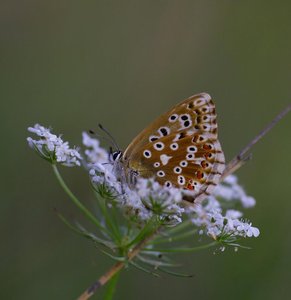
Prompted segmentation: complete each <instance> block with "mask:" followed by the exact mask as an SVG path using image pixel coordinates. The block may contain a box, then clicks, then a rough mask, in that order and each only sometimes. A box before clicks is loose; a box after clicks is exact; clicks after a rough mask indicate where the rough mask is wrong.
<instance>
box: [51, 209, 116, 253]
mask: <svg viewBox="0 0 291 300" xmlns="http://www.w3.org/2000/svg"><path fill="white" fill-rule="evenodd" d="M57 215H58V217H59V218H60V219H61V221H62V222H63V223H64V224H65V225H67V226H68V227H69V228H70V229H71V230H73V231H74V232H76V233H77V234H80V235H82V236H84V237H85V238H87V239H90V240H92V241H93V242H94V243H97V244H100V245H102V246H104V247H106V248H109V249H111V250H112V249H115V248H116V246H115V245H114V244H113V243H112V242H110V241H107V240H104V239H101V238H99V237H97V236H96V235H94V234H92V233H89V232H87V231H85V230H84V229H83V228H81V226H80V225H78V224H77V225H76V226H77V227H75V226H73V225H72V224H71V223H70V222H69V221H68V220H67V219H66V218H65V217H64V216H63V215H62V214H60V213H59V212H58V213H57Z"/></svg>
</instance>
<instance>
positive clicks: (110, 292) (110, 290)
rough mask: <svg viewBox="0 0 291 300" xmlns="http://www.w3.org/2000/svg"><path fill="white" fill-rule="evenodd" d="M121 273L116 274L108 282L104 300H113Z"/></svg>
mask: <svg viewBox="0 0 291 300" xmlns="http://www.w3.org/2000/svg"><path fill="white" fill-rule="evenodd" d="M119 276H120V273H116V274H115V275H114V276H113V277H112V278H111V279H110V280H109V282H108V285H107V289H106V292H105V297H104V300H111V299H113V296H114V293H115V290H116V285H117V282H118V279H119Z"/></svg>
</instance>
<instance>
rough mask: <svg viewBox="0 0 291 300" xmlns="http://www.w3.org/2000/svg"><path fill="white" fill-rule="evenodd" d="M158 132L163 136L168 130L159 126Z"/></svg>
mask: <svg viewBox="0 0 291 300" xmlns="http://www.w3.org/2000/svg"><path fill="white" fill-rule="evenodd" d="M160 132H161V133H162V135H163V136H166V135H168V131H167V129H166V128H160Z"/></svg>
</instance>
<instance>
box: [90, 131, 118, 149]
mask: <svg viewBox="0 0 291 300" xmlns="http://www.w3.org/2000/svg"><path fill="white" fill-rule="evenodd" d="M88 132H89V133H90V134H92V135H95V136H97V137H98V138H101V139H103V140H105V141H107V142H108V143H109V144H111V145H112V146H114V147H117V144H116V143H115V142H114V140H112V138H109V137H107V136H103V135H101V134H98V133H96V132H95V131H94V130H92V129H89V130H88ZM110 148H111V149H112V147H110ZM117 150H119V148H117Z"/></svg>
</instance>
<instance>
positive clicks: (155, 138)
mask: <svg viewBox="0 0 291 300" xmlns="http://www.w3.org/2000/svg"><path fill="white" fill-rule="evenodd" d="M156 140H158V138H157V137H151V138H150V141H151V142H154V141H156Z"/></svg>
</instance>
